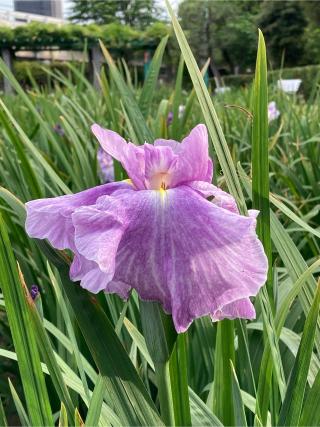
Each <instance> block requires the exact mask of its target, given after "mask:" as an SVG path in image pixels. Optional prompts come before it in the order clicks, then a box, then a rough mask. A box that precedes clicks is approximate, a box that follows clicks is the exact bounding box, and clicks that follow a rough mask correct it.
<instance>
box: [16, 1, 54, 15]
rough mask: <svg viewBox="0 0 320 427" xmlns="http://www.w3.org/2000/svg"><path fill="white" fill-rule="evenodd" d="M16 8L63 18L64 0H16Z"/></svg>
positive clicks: (20, 10)
mask: <svg viewBox="0 0 320 427" xmlns="http://www.w3.org/2000/svg"><path fill="white" fill-rule="evenodd" d="M14 10H15V11H17V12H26V13H34V14H37V15H44V16H54V17H56V18H62V0H15V1H14Z"/></svg>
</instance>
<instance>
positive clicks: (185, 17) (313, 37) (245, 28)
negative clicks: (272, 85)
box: [178, 0, 320, 73]
mask: <svg viewBox="0 0 320 427" xmlns="http://www.w3.org/2000/svg"><path fill="white" fill-rule="evenodd" d="M314 6H315V2H311V1H308V0H306V1H304V0H301V1H299V0H298V1H294V2H293V1H290V0H280V1H272V0H257V1H247V0H220V1H213V0H202V1H198V0H183V1H182V2H181V3H180V4H179V9H178V14H179V18H180V20H181V25H182V27H183V29H184V30H185V31H186V33H187V36H188V41H189V43H190V45H191V47H192V49H193V52H194V54H195V55H196V57H197V59H198V60H199V61H200V62H204V61H205V60H206V59H207V58H208V57H209V56H210V57H211V58H212V59H213V60H214V62H215V63H216V64H217V65H218V66H219V68H220V69H221V68H222V69H224V68H225V69H227V71H228V72H231V73H232V72H235V71H242V72H243V71H246V70H247V69H248V68H251V69H252V68H253V66H254V61H255V54H256V46H257V28H258V27H259V28H261V30H262V31H263V33H264V35H265V38H266V42H267V47H268V52H269V59H270V60H271V61H272V63H273V66H274V67H279V65H280V64H281V59H282V56H283V55H284V59H285V64H286V65H289V66H290V65H304V64H307V63H317V62H319V60H320V44H319V37H320V35H319V32H320V30H319V23H320V11H319V10H317V8H316V7H314ZM313 41H315V42H313Z"/></svg>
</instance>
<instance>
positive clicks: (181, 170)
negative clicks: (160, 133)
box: [172, 124, 213, 186]
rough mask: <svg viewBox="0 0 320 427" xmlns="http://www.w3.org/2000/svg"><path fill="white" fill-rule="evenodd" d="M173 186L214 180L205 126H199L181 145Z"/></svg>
mask: <svg viewBox="0 0 320 427" xmlns="http://www.w3.org/2000/svg"><path fill="white" fill-rule="evenodd" d="M176 152H177V154H178V155H179V159H178V161H177V167H176V170H175V173H174V179H173V184H172V185H173V186H177V185H180V184H183V183H186V182H189V181H207V182H211V180H212V171H213V167H212V161H211V159H210V158H209V155H208V132H207V128H206V126H205V125H202V124H200V125H198V126H196V127H195V128H193V129H192V131H191V132H190V134H189V135H188V136H187V137H186V138H184V139H183V140H182V142H181V144H180V147H179V150H178V151H176Z"/></svg>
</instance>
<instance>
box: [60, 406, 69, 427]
mask: <svg viewBox="0 0 320 427" xmlns="http://www.w3.org/2000/svg"><path fill="white" fill-rule="evenodd" d="M58 426H59V427H68V414H67V411H66V407H65V406H64V404H63V403H61V409H60V417H59V424H58Z"/></svg>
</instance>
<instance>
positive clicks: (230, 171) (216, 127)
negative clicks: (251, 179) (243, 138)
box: [166, 0, 247, 213]
mask: <svg viewBox="0 0 320 427" xmlns="http://www.w3.org/2000/svg"><path fill="white" fill-rule="evenodd" d="M166 5H167V9H168V11H169V15H170V17H171V20H172V25H173V29H174V32H175V34H176V37H177V40H178V43H179V46H180V49H181V53H182V55H183V58H184V61H185V63H186V66H187V68H188V70H189V74H190V77H191V80H192V83H193V86H194V89H195V92H196V94H197V97H198V100H199V103H200V107H201V110H202V113H203V116H204V119H205V122H206V124H207V127H208V131H209V134H210V136H211V139H212V143H213V146H214V149H215V151H216V154H217V156H218V159H219V163H220V166H221V168H222V171H223V174H224V177H225V179H226V182H227V186H228V188H229V191H230V193H231V194H232V195H233V196H234V198H235V199H236V202H237V204H238V207H239V209H240V212H242V213H245V212H246V210H247V208H246V204H245V200H244V197H243V193H242V189H241V185H240V182H239V179H238V176H237V172H236V169H235V167H234V164H233V161H232V157H231V154H230V151H229V148H228V144H227V142H226V139H225V137H224V134H223V131H222V128H221V125H220V123H219V120H218V116H217V113H216V111H215V108H214V106H213V103H212V100H211V97H210V94H209V92H208V89H207V87H206V85H205V82H204V80H203V77H202V75H201V72H200V70H199V68H198V65H197V63H196V60H195V58H194V56H193V54H192V52H191V49H190V46H189V45H188V42H187V39H186V37H185V35H184V33H183V31H182V29H181V26H180V24H179V22H178V20H177V18H176V17H175V15H174V12H173V10H172V7H171V6H170V4H169V2H168V0H166Z"/></svg>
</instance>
